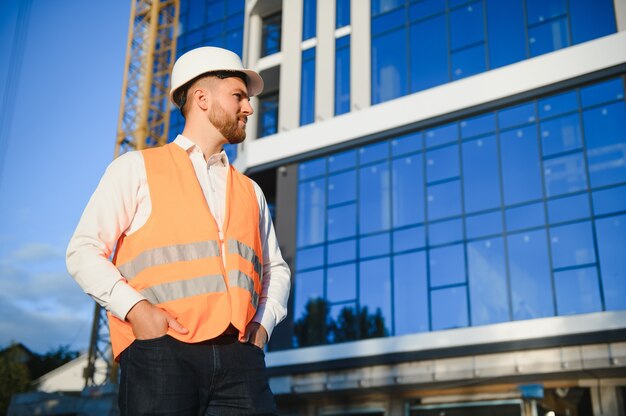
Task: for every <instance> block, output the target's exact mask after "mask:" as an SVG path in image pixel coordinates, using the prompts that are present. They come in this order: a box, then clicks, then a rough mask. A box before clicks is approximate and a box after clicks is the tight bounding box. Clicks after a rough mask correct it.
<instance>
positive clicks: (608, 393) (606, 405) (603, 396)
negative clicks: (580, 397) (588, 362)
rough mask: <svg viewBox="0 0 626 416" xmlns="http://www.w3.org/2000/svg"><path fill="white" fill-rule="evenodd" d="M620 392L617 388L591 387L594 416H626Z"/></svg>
mask: <svg viewBox="0 0 626 416" xmlns="http://www.w3.org/2000/svg"><path fill="white" fill-rule="evenodd" d="M618 394H619V392H618V391H617V388H616V387H615V386H603V385H602V384H600V385H599V386H597V387H591V405H592V407H593V414H594V416H624V407H623V406H621V405H620V399H619V397H618Z"/></svg>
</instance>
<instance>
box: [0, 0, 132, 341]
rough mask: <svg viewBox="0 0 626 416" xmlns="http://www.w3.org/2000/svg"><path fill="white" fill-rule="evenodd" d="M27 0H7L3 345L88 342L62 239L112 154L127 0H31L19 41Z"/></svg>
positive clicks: (86, 306)
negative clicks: (12, 72) (21, 10)
mask: <svg viewBox="0 0 626 416" xmlns="http://www.w3.org/2000/svg"><path fill="white" fill-rule="evenodd" d="M23 1H24V0H17V1H16V0H0V98H1V99H0V106H2V108H0V115H2V117H0V121H1V122H2V123H3V125H2V128H0V140H1V141H0V348H1V347H4V346H6V345H8V344H9V343H10V342H12V341H16V342H22V343H23V344H25V345H26V346H27V347H29V348H31V349H32V350H34V351H36V352H46V351H48V350H50V349H52V348H56V347H57V346H59V345H70V347H71V348H73V349H79V350H85V349H86V347H87V345H88V342H89V332H90V327H91V319H92V314H93V302H92V301H91V299H90V298H89V297H87V295H85V294H84V293H83V292H82V290H81V289H80V288H79V287H78V285H77V284H76V283H75V282H74V280H73V279H72V278H71V277H70V276H69V274H68V273H67V270H66V268H65V248H66V246H67V242H68V240H69V238H70V236H71V235H72V233H73V230H74V227H75V226H76V224H77V222H78V219H79V218H80V215H81V213H82V210H83V208H84V206H85V204H86V203H87V201H88V199H89V197H90V195H91V193H92V192H93V190H94V189H95V187H96V185H97V183H98V181H99V179H100V176H101V175H102V173H103V172H104V169H105V168H106V166H107V165H108V163H110V161H111V159H112V158H113V151H114V145H115V133H116V128H117V118H118V111H119V104H120V97H121V92H122V91H121V89H122V79H123V75H124V74H123V73H124V58H125V53H126V38H127V35H128V19H129V14H130V1H128V0H107V1H93V0H89V1H85V0H55V1H50V0H32V1H31V7H30V13H29V19H28V22H27V26H24V25H21V26H20V27H21V28H22V29H24V28H25V32H24V33H25V35H26V36H25V38H24V39H25V41H24V43H23V44H22V46H21V48H20V49H16V48H17V47H19V45H18V43H19V42H17V41H16V34H17V33H19V28H18V27H16V22H17V18H18V8H19V7H20V6H21V5H23ZM16 29H17V30H16ZM20 53H21V58H22V61H21V66H19V65H16V62H19V60H13V61H12V60H11V57H16V56H17V57H19V55H20ZM11 67H13V68H17V67H19V71H17V72H15V75H16V76H14V77H13V78H11V79H13V80H14V81H15V82H12V83H10V85H9V83H8V81H7V80H8V79H10V77H9V76H8V75H9V73H10V68H11ZM3 149H4V151H3Z"/></svg>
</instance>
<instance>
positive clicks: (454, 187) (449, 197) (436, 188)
mask: <svg viewBox="0 0 626 416" xmlns="http://www.w3.org/2000/svg"><path fill="white" fill-rule="evenodd" d="M427 192H428V196H427V201H428V219H429V220H438V219H441V218H446V217H454V216H457V215H460V214H461V184H460V182H459V181H458V180H454V181H450V182H445V183H442V184H439V185H431V186H429V187H428V189H427Z"/></svg>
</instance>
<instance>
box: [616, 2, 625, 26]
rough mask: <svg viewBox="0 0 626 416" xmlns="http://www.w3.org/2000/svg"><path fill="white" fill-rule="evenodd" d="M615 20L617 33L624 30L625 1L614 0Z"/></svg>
mask: <svg viewBox="0 0 626 416" xmlns="http://www.w3.org/2000/svg"><path fill="white" fill-rule="evenodd" d="M615 19H616V20H617V31H618V32H622V31H625V30H626V0H615Z"/></svg>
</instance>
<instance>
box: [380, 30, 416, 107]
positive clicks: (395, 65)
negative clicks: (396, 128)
mask: <svg viewBox="0 0 626 416" xmlns="http://www.w3.org/2000/svg"><path fill="white" fill-rule="evenodd" d="M407 87H408V84H407V54H406V33H405V29H398V30H394V31H393V32H389V33H386V34H384V35H381V36H376V37H374V38H372V104H378V103H382V102H384V101H389V100H392V99H394V98H398V97H400V96H403V95H405V94H406V93H407Z"/></svg>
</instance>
